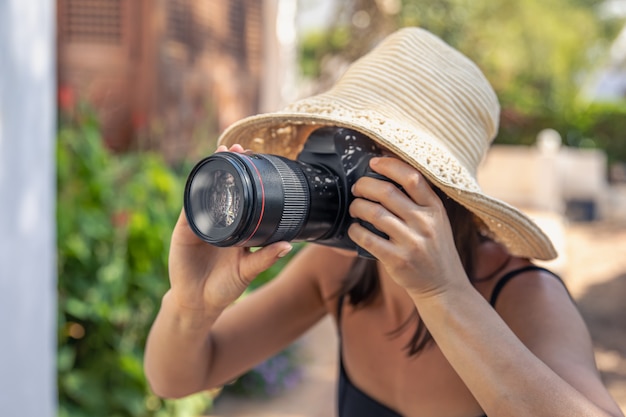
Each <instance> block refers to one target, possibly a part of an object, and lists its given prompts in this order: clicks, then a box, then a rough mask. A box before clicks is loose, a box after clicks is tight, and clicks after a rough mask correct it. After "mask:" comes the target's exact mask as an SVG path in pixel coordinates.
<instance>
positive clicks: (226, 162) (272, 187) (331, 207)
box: [184, 152, 346, 246]
mask: <svg viewBox="0 0 626 417" xmlns="http://www.w3.org/2000/svg"><path fill="white" fill-rule="evenodd" d="M184 205H185V212H186V215H187V219H188V221H189V225H190V226H191V228H192V230H193V231H194V233H196V235H198V236H199V237H200V238H202V239H203V240H204V241H206V242H208V243H210V244H212V245H215V246H264V245H268V244H270V243H273V242H277V241H280V240H286V241H297V240H317V239H323V238H324V237H325V236H330V235H332V233H333V232H334V229H335V228H336V227H337V224H338V223H339V222H340V220H341V218H342V217H343V215H344V211H345V210H346V204H345V202H343V201H342V190H341V189H340V184H339V183H338V182H337V180H336V175H335V174H334V173H332V172H330V171H329V170H328V169H327V168H326V167H324V166H315V165H312V164H307V163H303V162H300V161H292V160H289V159H286V158H283V157H280V156H276V155H267V154H240V153H233V152H219V153H216V154H213V155H211V156H209V157H208V158H205V159H203V160H202V161H200V162H199V163H198V164H197V165H196V166H195V167H194V168H193V170H192V172H191V173H190V175H189V177H188V180H187V184H186V186H185V198H184Z"/></svg>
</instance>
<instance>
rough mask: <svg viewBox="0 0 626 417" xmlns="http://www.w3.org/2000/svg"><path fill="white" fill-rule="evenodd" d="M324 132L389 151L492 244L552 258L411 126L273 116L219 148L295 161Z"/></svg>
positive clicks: (370, 116) (515, 216) (346, 115)
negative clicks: (482, 229) (461, 210)
mask: <svg viewBox="0 0 626 417" xmlns="http://www.w3.org/2000/svg"><path fill="white" fill-rule="evenodd" d="M324 126H336V127H345V128H349V129H353V130H356V131H359V132H361V133H363V134H364V135H366V136H368V137H369V138H371V139H372V140H373V141H375V142H377V143H378V144H379V145H381V146H383V147H384V148H386V149H388V150H390V151H391V152H392V153H394V154H395V155H397V156H398V157H399V158H401V159H402V160H404V161H405V162H407V163H408V164H410V165H411V166H413V167H414V168H416V169H417V170H418V171H419V172H420V173H422V174H423V175H424V176H425V177H426V178H427V179H428V180H429V181H431V183H432V184H434V185H435V186H437V187H438V188H440V189H441V190H442V191H443V192H444V193H445V194H446V195H447V196H449V197H450V198H452V199H454V200H455V201H457V202H458V203H460V204H461V205H463V206H464V207H466V208H467V209H468V210H469V211H471V212H472V213H474V214H475V215H476V216H477V217H478V218H480V219H481V220H482V221H483V222H484V223H485V225H486V226H487V227H488V228H489V230H490V231H491V233H492V234H493V236H494V238H495V239H496V240H497V241H498V242H500V243H502V244H503V245H505V246H506V247H507V248H508V250H509V251H510V252H511V254H513V255H515V256H521V257H525V258H533V259H538V260H551V259H554V258H556V257H557V252H556V250H555V249H554V246H553V245H552V243H551V241H550V239H549V238H548V237H547V235H546V234H545V233H544V232H543V231H542V230H541V229H540V228H539V227H538V226H537V225H536V223H535V222H534V221H532V220H531V219H530V218H529V217H528V216H527V215H526V214H524V213H523V212H521V211H520V210H518V209H517V208H515V207H513V206H511V205H509V204H507V203H505V202H503V201H501V200H498V199H496V198H493V197H491V196H488V195H486V194H484V193H483V192H482V191H481V189H480V187H479V185H478V183H477V181H476V180H475V173H472V172H470V170H469V169H468V168H467V167H464V166H463V165H462V164H461V163H460V162H459V161H458V159H457V158H455V157H454V154H453V153H452V152H450V151H449V150H448V149H446V148H445V147H443V146H442V144H441V141H439V140H437V139H436V138H432V137H431V136H430V135H429V134H428V133H427V132H419V131H416V130H415V127H414V126H403V125H402V123H401V122H398V121H397V120H396V121H394V120H390V119H389V118H386V117H384V116H382V115H380V114H377V112H376V111H372V110H369V111H367V112H363V111H353V110H345V109H344V110H343V111H341V112H331V113H326V114H324V112H316V111H315V109H312V112H311V113H308V112H307V113H298V112H288V111H285V112H276V113H268V114H261V115H256V116H250V117H247V118H244V119H242V120H240V121H238V122H236V123H234V124H233V125H231V126H230V127H229V128H227V129H226V130H225V131H224V132H223V133H222V135H221V136H220V138H219V141H218V142H219V144H220V145H226V146H230V145H233V144H240V145H242V146H243V147H244V148H246V149H250V150H252V151H253V152H259V153H270V154H274V155H281V156H284V157H286V158H289V159H294V160H295V159H296V158H297V156H298V154H299V153H300V151H301V150H302V148H303V146H304V143H305V142H306V140H307V138H308V136H309V135H310V134H311V132H313V131H314V130H316V129H318V128H320V127H324Z"/></svg>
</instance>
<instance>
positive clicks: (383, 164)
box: [366, 157, 440, 206]
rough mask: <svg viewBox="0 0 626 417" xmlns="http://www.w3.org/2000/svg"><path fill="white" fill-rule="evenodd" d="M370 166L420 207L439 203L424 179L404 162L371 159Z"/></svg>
mask: <svg viewBox="0 0 626 417" xmlns="http://www.w3.org/2000/svg"><path fill="white" fill-rule="evenodd" d="M370 166H371V168H372V169H373V170H374V171H376V172H378V173H379V174H381V175H383V176H385V177H387V178H389V179H390V180H392V181H395V182H396V183H398V184H400V185H401V186H402V188H403V189H404V191H405V192H406V193H407V194H408V196H409V197H410V198H411V199H412V200H413V201H414V202H415V203H417V204H419V205H421V206H431V205H438V204H439V203H440V200H439V197H437V195H436V194H435V192H434V191H433V190H432V188H431V187H430V184H429V183H428V181H427V180H426V178H425V177H424V176H423V175H422V174H421V173H420V172H419V171H418V170H417V169H415V168H414V167H412V166H411V165H409V164H407V163H406V162H404V161H401V160H400V159H397V158H392V157H383V158H372V159H371V160H370ZM366 198H367V197H366Z"/></svg>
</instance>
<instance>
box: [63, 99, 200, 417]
mask: <svg viewBox="0 0 626 417" xmlns="http://www.w3.org/2000/svg"><path fill="white" fill-rule="evenodd" d="M57 166H58V172H57V176H58V188H57V189H58V202H57V224H58V226H57V227H58V231H57V239H58V389H59V416H61V417H65V416H72V417H80V416H85V417H87V416H89V417H95V416H107V417H112V416H119V417H131V416H132V417H143V416H168V417H169V416H183V415H199V414H201V413H202V412H203V411H205V410H206V409H207V407H208V406H209V405H210V402H211V398H210V396H208V395H207V394H199V395H196V396H192V397H189V398H187V399H185V400H179V401H163V400H161V399H159V398H157V397H156V396H154V395H153V394H151V393H150V390H149V388H148V385H147V382H146V379H145V377H144V373H143V348H144V346H145V341H146V337H147V334H148V330H149V328H150V325H151V323H152V322H153V320H154V317H155V315H156V312H157V310H158V306H159V303H160V299H161V296H162V295H163V294H164V293H165V291H166V290H167V288H168V287H169V282H168V279H167V253H168V243H169V236H170V233H171V229H172V227H173V225H174V222H175V220H176V218H177V216H178V213H179V211H180V207H181V201H182V186H181V184H182V183H183V181H182V178H179V176H177V175H176V174H175V173H174V172H173V171H172V170H171V169H170V168H168V166H167V165H166V164H165V163H164V162H163V161H162V159H161V158H160V157H159V156H157V155H154V154H128V155H111V154H110V153H109V152H108V151H107V150H106V148H105V147H104V146H103V142H102V138H101V135H100V129H99V125H98V122H97V120H96V119H95V117H94V116H93V114H91V113H90V112H88V111H82V112H79V114H77V116H76V117H75V118H74V119H72V120H67V119H66V120H62V121H61V123H60V127H59V133H58V145H57Z"/></svg>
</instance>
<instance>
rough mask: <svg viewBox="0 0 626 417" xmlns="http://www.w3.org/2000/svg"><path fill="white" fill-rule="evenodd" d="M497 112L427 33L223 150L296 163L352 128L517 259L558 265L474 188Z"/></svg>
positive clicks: (238, 135) (464, 67)
mask: <svg viewBox="0 0 626 417" xmlns="http://www.w3.org/2000/svg"><path fill="white" fill-rule="evenodd" d="M499 112H500V107H499V104H498V99H497V97H496V95H495V93H494V91H493V89H492V88H491V86H490V85H489V82H488V81H487V80H486V79H485V77H484V76H483V74H482V73H481V71H480V70H479V69H478V67H477V66H476V65H475V64H474V63H473V62H471V61H470V60H469V59H468V58H467V57H465V56H464V55H462V54H461V53H459V52H458V51H456V50H455V49H453V48H451V47H450V46H449V45H447V44H446V43H444V42H443V41H442V40H441V39H439V38H437V37H436V36H434V35H433V34H431V33H429V32H427V31H425V30H423V29H419V28H404V29H401V30H399V31H397V32H395V33H393V34H392V35H390V36H388V37H387V38H386V39H385V40H383V41H382V42H381V43H380V44H379V45H378V46H377V47H376V48H375V49H374V50H372V51H371V52H370V53H369V54H367V55H365V56H363V57H362V58H361V59H359V60H358V61H356V62H355V63H353V64H352V65H351V66H350V68H349V69H348V70H347V71H346V73H345V74H344V75H343V76H342V78H341V79H340V80H339V81H338V82H337V84H335V86H334V87H332V88H331V89H330V90H329V91H327V92H325V93H322V94H319V95H316V96H313V97H309V98H305V99H302V100H299V101H297V102H295V103H293V104H291V105H289V106H287V107H286V108H285V109H283V110H281V111H278V112H274V113H268V114H260V115H256V116H251V117H247V118H244V119H242V120H240V121H238V122H236V123H234V124H233V125H231V126H230V127H228V128H227V129H226V130H225V131H224V132H223V133H222V135H221V136H220V138H219V143H220V144H222V145H227V146H229V145H233V144H235V143H239V144H241V145H242V146H243V147H244V148H248V149H251V150H253V151H254V152H262V153H270V154H276V155H282V156H285V157H287V158H290V159H296V157H297V156H298V154H299V153H300V151H301V149H302V147H303V145H304V142H305V141H306V139H307V137H308V136H309V134H310V133H311V132H312V131H313V130H315V129H317V128H319V127H322V126H337V127H346V128H350V129H354V130H356V131H359V132H361V133H363V134H365V135H367V136H368V137H370V138H371V139H372V140H374V141H375V142H377V143H379V144H380V145H382V146H383V147H385V148H387V149H388V150H390V151H391V152H393V153H394V154H396V155H397V156H398V157H400V158H401V159H403V160H404V161H406V162H408V163H409V164H411V165H412V166H414V167H415V168H416V169H418V170H419V171H420V172H421V173H422V174H423V175H424V176H425V177H426V178H428V179H429V180H430V181H431V182H432V183H433V184H434V185H436V186H437V187H439V188H440V189H441V190H442V191H443V192H444V193H446V194H447V195H448V196H449V197H450V198H452V199H454V200H456V201H457V202H459V203H460V204H462V205H463V206H465V207H466V208H467V209H469V210H470V211H471V212H473V213H474V214H475V215H476V216H478V217H479V218H480V219H482V220H483V221H484V223H485V224H486V225H487V227H489V229H490V231H491V232H492V234H493V236H494V238H495V239H496V240H498V241H499V242H501V243H502V244H504V245H505V246H506V247H507V248H508V249H509V251H510V252H511V253H512V254H514V255H518V256H523V257H528V258H536V259H542V260H549V259H553V258H555V257H556V251H555V249H554V247H553V246H552V243H551V242H550V240H549V239H548V237H547V236H546V235H545V234H544V233H543V232H542V231H541V229H540V228H539V227H538V226H537V225H536V224H535V223H534V222H533V221H532V220H531V219H530V218H528V217H527V216H526V215H525V214H523V213H522V212H521V211H519V210H517V209H516V208H514V207H512V206H510V205H508V204H506V203H504V202H502V201H499V200H497V199H494V198H492V197H489V196H487V195H485V194H484V193H483V192H482V191H481V189H480V187H479V185H478V183H477V181H476V169H477V167H478V165H479V163H480V162H481V160H482V159H483V157H484V155H485V153H486V152H487V149H488V148H489V145H490V144H491V141H492V140H493V138H494V136H495V135H496V132H497V129H498V120H499Z"/></svg>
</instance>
